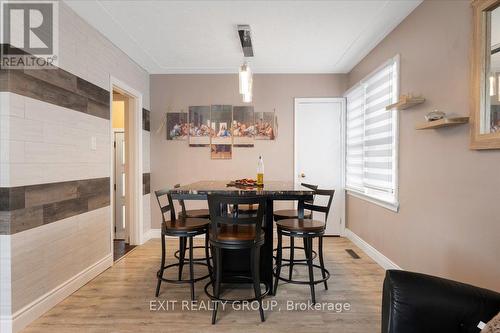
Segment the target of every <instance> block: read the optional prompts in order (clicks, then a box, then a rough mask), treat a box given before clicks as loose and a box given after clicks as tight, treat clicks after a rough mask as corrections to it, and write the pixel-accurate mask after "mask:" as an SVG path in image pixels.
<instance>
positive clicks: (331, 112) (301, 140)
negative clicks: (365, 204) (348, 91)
mask: <svg viewBox="0 0 500 333" xmlns="http://www.w3.org/2000/svg"><path fill="white" fill-rule="evenodd" d="M344 108H345V101H344V99H343V98H296V99H295V121H294V122H295V135H294V136H295V144H294V154H295V158H294V161H295V162H294V164H295V166H294V170H295V176H294V179H295V184H300V183H308V184H314V185H318V186H319V188H320V189H334V190H335V195H334V198H333V202H332V206H331V208H330V209H331V211H330V213H329V215H328V221H327V224H326V231H325V235H330V236H339V235H342V234H343V232H344V228H345V218H344V209H345V208H344V202H345V198H344V196H345V194H344V192H345V191H344V158H343V156H344V154H343V147H344V146H343V145H344V137H343V121H344V120H343V119H344V114H345V111H344ZM323 201H324V202H323ZM326 201H327V199H326V198H324V197H317V198H315V202H316V203H317V204H319V205H322V206H324V205H326V204H327V202H326ZM314 217H315V219H321V220H323V219H324V214H323V213H315V214H314Z"/></svg>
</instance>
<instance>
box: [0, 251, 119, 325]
mask: <svg viewBox="0 0 500 333" xmlns="http://www.w3.org/2000/svg"><path fill="white" fill-rule="evenodd" d="M112 265H113V253H110V254H108V255H107V256H106V257H104V258H102V259H101V260H99V261H98V262H96V263H95V264H93V265H92V266H89V267H87V268H86V269H85V270H83V271H81V272H80V273H78V274H77V275H75V276H73V277H72V278H70V279H69V280H67V281H66V282H64V283H62V284H60V285H59V286H57V287H56V288H54V289H52V290H51V291H49V292H48V293H46V294H45V295H42V296H41V297H39V298H38V299H36V300H34V301H33V302H31V303H30V304H28V305H26V306H25V307H23V308H22V309H20V310H18V311H17V312H16V313H14V314H13V315H12V316H11V318H5V319H3V318H2V322H1V324H0V328H1V332H2V333H11V332H12V333H16V332H19V331H20V330H22V329H23V328H24V327H26V326H28V324H30V323H31V322H32V321H34V320H35V319H37V318H38V317H40V316H41V315H43V314H44V313H45V312H47V311H48V310H50V309H51V308H53V307H54V306H55V305H56V304H57V303H59V302H61V301H62V300H64V299H65V298H66V297H68V296H69V295H71V294H72V293H74V292H75V291H77V290H78V289H80V288H81V287H82V286H83V285H85V284H86V283H87V282H89V281H90V280H92V279H93V278H95V277H96V276H97V275H99V274H101V273H102V272H103V271H105V270H106V269H107V268H109V267H111V266H112Z"/></svg>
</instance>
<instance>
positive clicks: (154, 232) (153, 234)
mask: <svg viewBox="0 0 500 333" xmlns="http://www.w3.org/2000/svg"><path fill="white" fill-rule="evenodd" d="M160 236H161V229H149V230H148V231H146V232H145V233H144V242H147V241H148V240H150V239H153V238H160Z"/></svg>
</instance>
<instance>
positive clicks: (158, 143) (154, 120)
mask: <svg viewBox="0 0 500 333" xmlns="http://www.w3.org/2000/svg"><path fill="white" fill-rule="evenodd" d="M345 79H346V77H345V75H333V74H321V75H308V74H299V75H292V74H285V75H268V74H266V75H254V101H253V105H254V106H255V110H261V111H272V110H273V109H274V108H275V109H276V113H277V116H278V135H277V139H276V141H270V142H265V141H256V143H255V147H254V148H234V149H233V158H232V160H211V159H210V150H209V148H207V147H203V148H190V147H188V144H187V142H185V141H181V142H175V141H167V140H166V139H165V130H164V129H163V131H162V132H161V133H159V134H158V133H156V131H157V129H158V127H159V125H160V123H161V120H162V117H163V116H164V113H165V112H166V111H167V110H168V109H169V110H181V109H184V110H187V108H188V106H189V105H210V104H221V103H225V104H232V105H243V103H242V102H241V97H240V95H239V93H238V76H237V74H228V75H225V74H224V75H223V74H220V75H152V76H151V82H150V87H151V107H152V110H151V111H152V113H151V192H153V191H155V190H157V189H159V188H163V187H167V186H172V185H174V184H176V183H181V184H186V183H189V182H194V181H197V180H201V179H235V178H244V177H255V172H256V168H257V160H258V156H259V154H262V155H263V157H264V162H265V177H266V178H267V179H275V180H289V181H292V180H293V170H292V169H293V144H292V142H293V107H294V106H293V103H294V97H336V96H341V95H342V93H343V92H344V90H345V88H346V87H345V83H346V81H345ZM151 211H152V226H151V227H152V228H159V221H160V214H159V210H158V204H157V203H156V199H155V198H154V195H153V196H152V202H151Z"/></svg>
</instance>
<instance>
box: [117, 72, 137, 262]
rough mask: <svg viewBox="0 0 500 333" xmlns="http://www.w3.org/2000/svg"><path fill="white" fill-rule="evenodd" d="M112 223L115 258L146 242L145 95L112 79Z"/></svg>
mask: <svg viewBox="0 0 500 333" xmlns="http://www.w3.org/2000/svg"><path fill="white" fill-rule="evenodd" d="M110 90H111V91H112V94H111V97H112V100H111V136H110V140H111V170H110V171H111V182H110V187H111V188H110V191H111V225H110V227H111V228H110V229H111V230H110V231H111V233H110V238H111V244H112V248H111V249H110V250H111V251H112V252H113V257H114V260H115V261H116V260H118V259H119V258H121V257H122V256H124V255H125V254H126V253H128V252H129V251H130V250H131V249H133V248H134V246H136V245H140V244H142V243H143V221H142V209H143V207H142V95H141V94H140V93H138V92H137V91H135V90H133V89H131V88H130V87H128V86H126V85H125V84H123V83H122V82H120V81H118V80H116V79H113V78H111V86H110Z"/></svg>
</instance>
